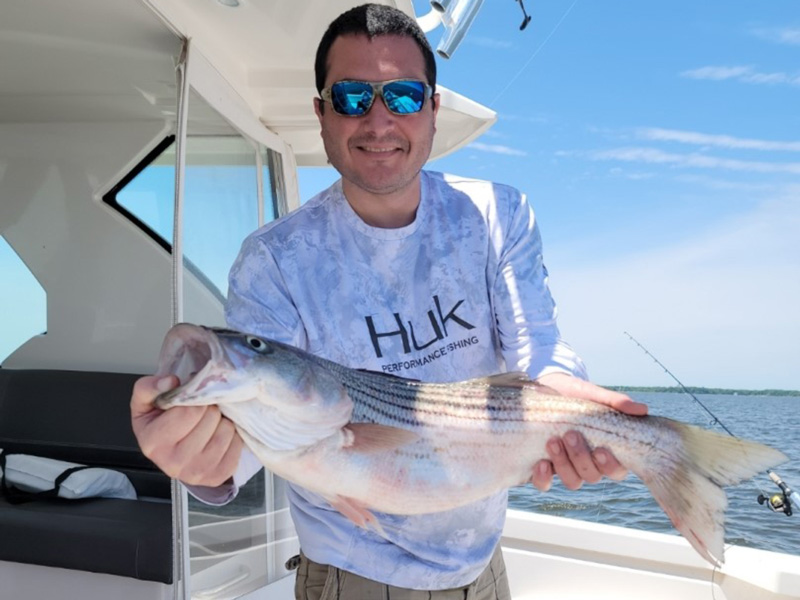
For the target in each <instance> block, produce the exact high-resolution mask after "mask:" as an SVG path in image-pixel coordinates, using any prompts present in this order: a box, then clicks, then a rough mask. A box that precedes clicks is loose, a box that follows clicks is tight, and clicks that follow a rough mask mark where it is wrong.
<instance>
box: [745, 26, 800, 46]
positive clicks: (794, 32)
mask: <svg viewBox="0 0 800 600" xmlns="http://www.w3.org/2000/svg"><path fill="white" fill-rule="evenodd" d="M753 34H754V35H756V36H758V37H760V38H762V39H765V40H767V41H770V42H775V43H776V44H785V45H789V46H800V27H760V28H757V29H753Z"/></svg>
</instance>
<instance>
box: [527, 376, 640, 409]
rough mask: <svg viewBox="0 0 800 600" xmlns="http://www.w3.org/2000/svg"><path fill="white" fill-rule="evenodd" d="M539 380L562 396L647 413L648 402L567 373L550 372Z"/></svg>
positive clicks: (538, 380)
mask: <svg viewBox="0 0 800 600" xmlns="http://www.w3.org/2000/svg"><path fill="white" fill-rule="evenodd" d="M537 382H539V383H541V384H542V385H545V386H547V387H549V388H552V389H554V390H555V391H557V392H558V393H559V394H561V395H562V396H567V397H570V398H582V399H584V400H591V401H593V402H597V403H599V404H604V405H606V406H610V407H611V408H613V409H615V410H618V411H620V412H623V413H626V414H629V415H632V416H644V415H646V414H647V405H646V404H642V403H641V402H636V401H634V400H632V399H631V398H630V397H629V396H626V395H625V394H622V393H620V392H615V391H613V390H607V389H606V388H603V387H600V386H599V385H595V384H593V383H591V382H589V381H584V380H583V379H579V378H577V377H573V376H572V375H568V374H566V373H550V374H549V375H544V376H543V377H540V378H539V379H537Z"/></svg>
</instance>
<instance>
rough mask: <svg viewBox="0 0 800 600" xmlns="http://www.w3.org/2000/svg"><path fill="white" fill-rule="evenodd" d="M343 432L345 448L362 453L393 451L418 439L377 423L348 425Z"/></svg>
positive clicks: (396, 428) (409, 432)
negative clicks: (345, 436) (345, 440)
mask: <svg viewBox="0 0 800 600" xmlns="http://www.w3.org/2000/svg"><path fill="white" fill-rule="evenodd" d="M344 430H345V434H346V435H347V438H346V439H347V442H346V443H345V448H348V449H350V450H354V451H356V452H363V453H371V452H383V451H385V450H394V449H395V448H400V447H401V446H405V445H407V444H410V443H412V442H415V441H417V440H418V439H419V436H418V435H417V434H416V433H414V432H412V431H407V430H405V429H400V428H398V427H390V426H389V425H379V424H377V423H350V424H348V425H345V427H344ZM348 432H349V433H348Z"/></svg>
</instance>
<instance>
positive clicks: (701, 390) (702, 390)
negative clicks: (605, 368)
mask: <svg viewBox="0 0 800 600" xmlns="http://www.w3.org/2000/svg"><path fill="white" fill-rule="evenodd" d="M605 387H606V388H608V389H610V390H615V391H617V392H671V393H682V392H683V391H684V390H683V388H679V387H676V386H673V387H642V386H629V385H607V386H605ZM686 389H687V390H688V391H689V392H691V393H692V394H718V395H737V396H798V397H800V391H797V390H729V389H725V388H707V387H690V386H688V385H687V386H686Z"/></svg>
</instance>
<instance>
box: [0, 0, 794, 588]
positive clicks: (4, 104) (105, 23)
mask: <svg viewBox="0 0 800 600" xmlns="http://www.w3.org/2000/svg"><path fill="white" fill-rule="evenodd" d="M237 4H239V2H237V1H236V0H73V1H72V2H63V1H61V0H27V1H26V2H4V3H3V7H2V9H0V265H2V286H3V288H2V294H0V296H1V297H2V298H3V302H4V303H6V304H8V303H10V302H12V301H13V302H15V303H16V304H15V306H16V307H17V308H15V309H14V310H13V311H11V312H9V311H6V312H5V314H3V315H2V316H0V339H2V341H3V342H4V343H5V344H7V345H8V344H10V348H9V350H8V352H10V354H9V355H8V356H7V357H6V358H5V359H4V360H3V362H2V369H0V448H2V449H3V450H4V455H5V456H6V457H7V458H8V464H7V467H8V469H9V474H10V472H11V470H10V469H11V466H12V465H11V460H12V459H11V457H12V456H15V455H16V456H19V455H27V456H31V455H32V456H40V457H47V458H52V459H59V460H63V461H69V462H74V463H78V464H84V465H90V466H93V467H101V468H104V469H109V470H112V471H114V472H118V473H123V474H125V475H126V476H127V477H128V480H129V481H130V482H131V484H132V486H133V489H134V490H135V499H134V496H131V495H130V494H129V495H128V497H127V498H124V499H121V498H91V499H84V500H57V499H52V498H50V499H48V498H34V499H32V498H31V497H27V498H22V499H19V498H16V497H12V495H11V494H7V493H5V492H4V493H3V494H2V495H0V597H2V598H15V599H23V598H24V599H39V598H81V599H84V600H93V599H103V600H107V599H108V598H114V599H115V600H124V599H127V598H131V599H133V598H136V599H147V598H153V599H155V598H159V599H171V598H175V599H183V598H190V597H191V598H197V599H212V598H219V599H222V598H240V597H241V598H264V599H271V600H272V599H275V600H278V599H287V598H291V597H292V595H293V594H292V585H293V577H292V576H291V575H292V573H291V572H290V571H288V570H287V569H286V567H285V562H286V560H287V559H288V558H290V557H291V556H293V555H294V554H295V553H296V552H297V550H298V544H297V539H296V537H295V535H294V530H293V527H292V524H291V521H290V519H289V517H288V511H287V508H286V503H285V499H284V494H283V489H282V483H281V481H280V480H278V479H277V478H274V477H272V476H271V475H270V474H269V473H265V474H262V475H260V476H258V477H256V478H255V479H254V480H253V481H251V482H250V483H249V484H248V485H247V486H246V487H245V488H244V490H243V491H242V493H241V494H240V496H239V497H238V498H237V499H236V501H234V502H233V503H231V504H230V505H228V506H226V507H222V508H212V507H208V506H204V505H201V504H199V503H197V502H195V501H193V500H190V499H188V498H187V495H186V493H185V491H184V490H183V489H182V488H181V486H179V485H176V484H174V483H173V482H170V481H169V480H168V479H167V478H166V477H165V476H164V475H163V474H161V473H160V472H159V471H158V470H157V469H155V467H154V466H153V465H152V463H150V462H149V461H148V460H146V459H145V458H144V457H143V456H142V455H141V453H140V452H139V449H138V447H137V445H136V442H135V439H134V437H133V434H132V432H131V430H130V418H129V412H128V400H129V398H130V389H131V385H132V383H133V381H134V380H135V379H136V377H137V376H138V375H139V374H145V373H151V372H153V370H154V368H155V362H156V358H157V355H158V351H159V348H160V344H161V341H162V339H163V336H164V333H165V332H166V330H167V329H168V328H169V327H170V325H171V324H173V323H174V322H176V321H179V320H185V321H189V322H196V323H202V324H209V325H221V324H223V300H224V294H225V291H226V283H225V279H226V273H227V269H228V267H229V265H230V264H231V262H232V261H233V258H234V257H235V255H236V252H237V251H238V248H239V244H240V243H241V240H242V239H243V238H244V236H245V235H246V234H247V233H249V232H250V231H252V230H253V229H255V228H256V227H258V226H259V225H260V224H262V223H264V222H266V221H269V220H271V219H274V218H276V217H278V216H280V215H283V214H285V213H286V212H287V211H289V210H291V209H292V208H293V207H296V206H298V204H299V200H300V199H299V197H298V191H297V188H298V186H297V177H296V168H297V166H298V165H299V166H304V165H324V164H325V156H324V152H323V148H322V143H321V140H320V137H319V134H318V124H317V121H316V118H315V116H314V114H313V110H312V104H311V98H312V97H313V96H314V95H315V90H314V84H313V81H314V78H313V68H312V64H313V56H314V52H315V50H316V44H317V41H318V40H319V37H320V36H321V34H322V32H323V31H324V29H325V27H326V26H327V24H328V23H329V22H330V21H331V20H332V19H333V18H334V17H335V16H336V15H338V14H339V13H340V12H342V11H343V10H345V9H347V8H349V7H350V6H353V5H355V4H357V2H354V1H352V0H241V5H240V6H238V7H236V6H235V5H237ZM390 4H393V5H395V6H397V7H399V8H400V9H402V10H404V11H406V12H408V13H409V14H414V6H413V4H412V2H411V0H396V1H394V2H390ZM448 4H450V5H451V9H450V10H451V11H457V12H451V13H449V16H448V19H449V21H448V22H449V23H450V25H451V27H452V29H453V30H454V31H455V33H454V37H456V38H458V37H460V36H461V35H463V28H462V29H461V30H457V29H458V23H457V21H458V18H457V17H458V15H461V16H462V17H460V18H467V16H468V15H470V14H474V11H475V10H477V8H479V7H480V2H475V1H473V0H454V2H451V3H448ZM487 9H490V7H489V6H487ZM464 15H466V16H464ZM422 17H423V18H425V19H426V23H428V25H426V27H430V26H432V25H435V24H436V21H437V17H436V16H435V15H434V16H433V17H431V16H430V15H422ZM446 20H447V19H446ZM456 30H457V31H456ZM444 83H445V85H446V83H447V82H444ZM439 91H440V93H441V95H442V110H441V111H440V113H439V122H438V133H437V136H436V140H435V145H434V155H436V156H441V155H443V154H445V153H447V152H450V151H452V150H454V149H457V148H459V147H461V146H463V145H465V144H467V143H469V142H470V141H471V140H473V139H475V138H477V137H478V136H479V135H480V134H481V133H482V132H484V131H485V130H486V129H488V128H489V127H490V126H491V124H492V123H493V121H494V119H495V115H494V113H493V112H492V111H490V110H488V109H487V108H485V107H483V106H480V105H478V104H476V103H474V102H472V101H470V100H469V99H467V98H464V97H462V96H460V95H458V94H456V93H454V92H452V91H449V90H447V89H446V88H439ZM95 473H97V471H95ZM115 481H116V480H115ZM95 483H97V482H95ZM100 483H101V484H103V483H102V482H100ZM65 485H66V484H65ZM103 485H107V487H108V485H110V484H108V482H106V484H103ZM111 487H113V485H111ZM508 517H509V518H508V523H507V526H506V530H505V537H504V551H505V554H506V561H507V563H508V567H509V572H510V578H511V587H512V591H513V594H514V597H515V598H517V599H523V598H531V599H534V598H535V599H542V600H555V599H559V600H576V599H589V598H591V599H593V600H604V599H609V600H611V599H613V600H625V599H627V598H636V599H637V600H638V599H640V598H648V599H650V600H655V599H665V600H666V599H669V600H674V599H676V598H680V599H681V600H695V599H697V600H701V599H702V600H705V599H711V598H714V599H716V600H757V599H770V600H788V599H790V598H798V597H800V557H797V556H789V555H782V554H776V553H770V552H764V551H759V550H751V549H745V548H732V549H730V550H729V551H728V552H727V554H726V563H725V566H724V567H723V568H721V569H716V570H715V569H712V568H711V567H710V566H709V565H707V564H706V563H705V562H703V560H702V559H701V558H700V557H699V556H698V555H697V554H696V553H695V552H694V551H693V550H692V549H691V548H690V547H689V545H688V543H686V542H685V541H684V540H683V539H682V538H679V537H677V536H670V535H662V534H654V533H646V532H640V531H634V530H628V529H624V528H619V527H610V526H603V525H595V524H589V523H584V522H578V521H572V520H569V519H562V518H554V517H543V516H537V515H533V514H527V513H521V512H517V511H510V512H509V515H508Z"/></svg>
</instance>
